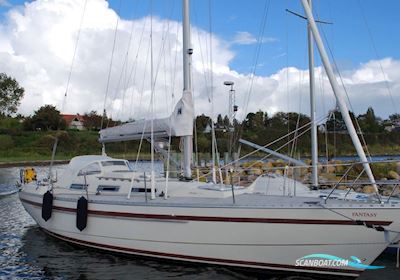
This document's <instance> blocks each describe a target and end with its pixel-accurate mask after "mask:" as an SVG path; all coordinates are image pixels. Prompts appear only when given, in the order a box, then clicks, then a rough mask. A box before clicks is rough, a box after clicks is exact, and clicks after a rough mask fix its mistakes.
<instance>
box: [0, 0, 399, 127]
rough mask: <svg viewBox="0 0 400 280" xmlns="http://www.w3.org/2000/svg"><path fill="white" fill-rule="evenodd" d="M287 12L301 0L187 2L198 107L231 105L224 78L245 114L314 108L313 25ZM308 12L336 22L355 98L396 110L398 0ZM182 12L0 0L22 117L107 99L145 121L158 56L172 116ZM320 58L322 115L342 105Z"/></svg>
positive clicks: (120, 1) (158, 2)
mask: <svg viewBox="0 0 400 280" xmlns="http://www.w3.org/2000/svg"><path fill="white" fill-rule="evenodd" d="M85 3H86V6H85ZM286 9H289V10H291V11H294V12H296V13H298V14H304V11H303V8H302V6H301V3H300V1H295V0H252V1H248V0H247V1H244V0H235V1H228V0H215V1H206V0H192V1H191V25H192V32H191V36H192V37H191V40H192V46H193V50H194V54H193V71H192V76H193V95H194V101H195V111H196V114H202V113H204V114H206V115H214V116H215V115H217V114H218V113H222V114H226V113H227V111H228V107H227V106H228V105H227V104H228V88H227V87H226V86H224V85H223V82H224V81H227V80H230V81H233V82H234V83H235V85H234V88H235V90H236V104H237V105H238V106H239V111H238V113H237V117H238V118H243V117H244V116H245V115H246V114H247V113H248V112H250V111H253V112H254V111H257V110H262V111H265V112H267V113H268V114H269V115H272V114H274V113H275V112H278V111H294V112H302V113H305V114H308V112H309V93H308V91H309V85H308V56H307V41H306V39H307V30H306V22H305V20H304V19H302V18H299V17H296V16H294V15H292V14H289V13H287V12H286ZM313 10H314V15H315V17H316V18H319V19H321V20H324V21H327V22H331V23H332V24H319V27H320V31H321V34H322V35H323V38H324V41H325V45H326V47H327V49H328V52H329V53H330V55H331V60H332V61H333V62H334V68H335V71H336V75H337V78H338V80H339V82H340V84H343V88H344V89H345V91H346V93H347V95H348V102H349V104H348V105H349V107H350V108H351V109H352V110H353V111H354V112H355V113H356V114H361V113H364V112H365V111H366V110H367V108H368V107H369V106H373V108H374V109H375V112H376V114H377V115H378V116H381V117H383V118H386V117H388V116H389V115H390V114H394V113H400V112H399V111H398V110H399V101H400V57H399V56H400V49H399V47H398V46H399V45H400V36H398V35H399V30H400V18H399V17H398V16H397V15H396V13H397V11H399V10H400V1H397V0H382V1H379V3H378V1H374V0H314V1H313ZM82 15H83V16H82ZM181 18H182V16H181V1H178V0H153V1H148V0H137V1H127V0H110V1H104V0H87V1H84V0H37V1H22V0H0V72H5V73H6V74H8V75H10V76H13V77H15V78H16V79H17V80H18V82H19V83H20V84H21V85H22V86H23V87H24V88H25V90H26V92H25V97H24V99H23V100H22V102H21V106H20V109H19V112H20V113H21V114H24V115H30V114H32V113H33V112H34V110H37V109H38V108H39V107H40V106H43V105H45V104H52V105H54V106H56V107H57V108H58V109H59V110H61V111H62V113H72V114H74V113H80V114H83V113H85V112H89V111H92V110H95V111H97V112H101V111H102V110H103V108H104V107H105V108H106V111H107V112H108V114H109V115H111V116H112V117H113V118H116V119H121V120H127V119H141V118H145V117H146V116H149V114H150V105H149V104H150V103H149V102H150V98H151V81H150V80H151V79H150V69H151V68H150V64H151V53H153V73H154V88H155V102H154V106H155V110H156V112H157V113H156V117H162V116H166V115H168V114H169V113H170V112H171V111H172V109H173V107H174V104H175V103H176V102H177V100H178V99H179V98H180V96H181V94H182V87H183V86H182V61H181V60H182V47H181V44H182V38H181ZM151 26H152V27H151ZM151 29H152V32H151ZM115 30H117V32H115ZM151 33H152V34H153V36H152V38H153V42H152V46H153V47H151V44H150V34H151ZM114 40H115V45H114ZM75 49H76V52H75V51H74V50H75ZM113 50H114V51H113ZM151 50H153V51H151ZM210 50H211V51H210ZM74 53H75V56H74ZM315 60H316V65H315V72H316V98H317V106H318V107H317V117H318V118H320V119H322V118H323V117H324V116H326V115H327V114H328V112H329V110H332V109H334V108H335V104H336V103H335V98H334V95H333V93H332V91H331V89H330V85H329V83H328V80H327V77H326V74H325V72H324V70H323V69H322V67H321V62H320V59H319V56H318V55H316V56H315ZM110 69H111V70H110ZM68 81H69V82H68ZM65 92H67V97H64V95H65ZM211 100H213V102H211Z"/></svg>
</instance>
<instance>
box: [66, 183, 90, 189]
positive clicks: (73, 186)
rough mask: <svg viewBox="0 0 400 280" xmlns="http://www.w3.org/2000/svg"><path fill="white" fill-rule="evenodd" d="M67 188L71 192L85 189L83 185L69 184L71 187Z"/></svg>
mask: <svg viewBox="0 0 400 280" xmlns="http://www.w3.org/2000/svg"><path fill="white" fill-rule="evenodd" d="M86 186H87V185H86ZM69 188H70V189H72V190H83V189H85V185H84V184H71V186H69Z"/></svg>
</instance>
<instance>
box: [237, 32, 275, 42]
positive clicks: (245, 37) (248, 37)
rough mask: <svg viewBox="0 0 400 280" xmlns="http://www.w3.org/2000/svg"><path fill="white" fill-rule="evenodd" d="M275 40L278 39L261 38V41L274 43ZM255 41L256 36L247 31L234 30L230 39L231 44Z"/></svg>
mask: <svg viewBox="0 0 400 280" xmlns="http://www.w3.org/2000/svg"><path fill="white" fill-rule="evenodd" d="M277 41H278V39H277V38H273V37H264V38H262V43H274V42H277ZM255 43H257V38H256V37H255V36H254V35H253V34H251V33H249V32H247V31H238V32H236V34H235V36H234V38H233V40H232V44H237V45H252V44H255Z"/></svg>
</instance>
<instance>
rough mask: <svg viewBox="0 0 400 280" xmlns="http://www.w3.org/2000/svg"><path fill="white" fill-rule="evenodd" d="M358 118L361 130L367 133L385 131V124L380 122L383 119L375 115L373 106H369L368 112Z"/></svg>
mask: <svg viewBox="0 0 400 280" xmlns="http://www.w3.org/2000/svg"><path fill="white" fill-rule="evenodd" d="M357 119H358V121H359V124H360V127H361V130H362V131H363V132H365V133H378V132H382V131H383V126H381V124H380V123H381V119H380V118H377V117H376V116H375V112H374V109H372V107H368V110H367V112H366V113H365V114H364V115H359V116H358V118H357Z"/></svg>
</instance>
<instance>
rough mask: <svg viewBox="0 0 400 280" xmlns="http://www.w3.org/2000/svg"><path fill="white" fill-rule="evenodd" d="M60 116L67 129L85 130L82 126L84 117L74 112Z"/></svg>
mask: <svg viewBox="0 0 400 280" xmlns="http://www.w3.org/2000/svg"><path fill="white" fill-rule="evenodd" d="M61 117H62V118H63V119H64V120H65V123H66V125H67V128H68V129H77V130H85V129H86V128H85V127H84V125H83V123H84V117H83V116H81V115H79V114H76V115H61Z"/></svg>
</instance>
